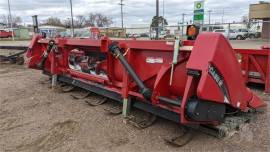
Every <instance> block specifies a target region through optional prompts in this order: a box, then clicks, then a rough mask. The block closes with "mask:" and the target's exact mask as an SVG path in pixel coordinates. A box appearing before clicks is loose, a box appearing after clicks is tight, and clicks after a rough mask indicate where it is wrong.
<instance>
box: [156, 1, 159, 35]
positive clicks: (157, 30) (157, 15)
mask: <svg viewBox="0 0 270 152" xmlns="http://www.w3.org/2000/svg"><path fill="white" fill-rule="evenodd" d="M156 17H157V22H158V25H157V26H158V27H155V28H156V39H158V38H159V0H156Z"/></svg>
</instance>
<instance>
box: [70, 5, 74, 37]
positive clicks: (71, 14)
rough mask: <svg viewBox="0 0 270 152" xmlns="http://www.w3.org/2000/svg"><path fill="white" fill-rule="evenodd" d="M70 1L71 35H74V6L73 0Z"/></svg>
mask: <svg viewBox="0 0 270 152" xmlns="http://www.w3.org/2000/svg"><path fill="white" fill-rule="evenodd" d="M69 2H70V16H71V36H72V37H74V20H73V8H72V0H70V1H69Z"/></svg>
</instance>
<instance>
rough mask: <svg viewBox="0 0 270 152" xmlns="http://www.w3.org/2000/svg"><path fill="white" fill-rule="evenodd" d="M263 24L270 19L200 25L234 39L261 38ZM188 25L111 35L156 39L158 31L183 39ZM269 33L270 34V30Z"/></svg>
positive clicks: (142, 29) (206, 30) (125, 29)
mask: <svg viewBox="0 0 270 152" xmlns="http://www.w3.org/2000/svg"><path fill="white" fill-rule="evenodd" d="M263 24H270V21H264V22H263V21H260V22H234V23H223V24H220V23H217V24H204V25H201V26H200V31H201V32H219V33H222V34H223V35H224V36H225V37H227V38H228V39H232V40H233V39H235V40H245V39H259V38H261V35H262V31H263ZM187 26H188V25H187V24H184V25H183V24H179V25H174V26H163V27H147V26H145V27H132V28H124V29H123V32H124V33H125V34H123V35H124V37H119V36H114V35H110V37H113V38H137V39H156V38H157V36H156V33H158V39H166V38H174V37H176V36H179V37H180V38H181V39H186V29H187ZM268 26H269V25H268ZM268 28H270V27H268ZM268 30H269V29H268ZM268 32H269V31H268ZM266 34H267V33H266ZM268 34H270V32H269V33H268ZM268 37H270V36H268Z"/></svg>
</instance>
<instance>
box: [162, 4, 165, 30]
mask: <svg viewBox="0 0 270 152" xmlns="http://www.w3.org/2000/svg"><path fill="white" fill-rule="evenodd" d="M162 2H163V4H162V16H163V20H162V27H163V29H164V26H165V16H164V15H165V8H164V6H165V3H164V0H162Z"/></svg>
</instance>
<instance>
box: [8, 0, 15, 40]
mask: <svg viewBox="0 0 270 152" xmlns="http://www.w3.org/2000/svg"><path fill="white" fill-rule="evenodd" d="M8 12H9V15H8V18H9V19H8V20H9V22H10V28H11V34H12V40H13V41H14V31H13V23H12V16H11V11H10V2H9V0H8Z"/></svg>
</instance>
